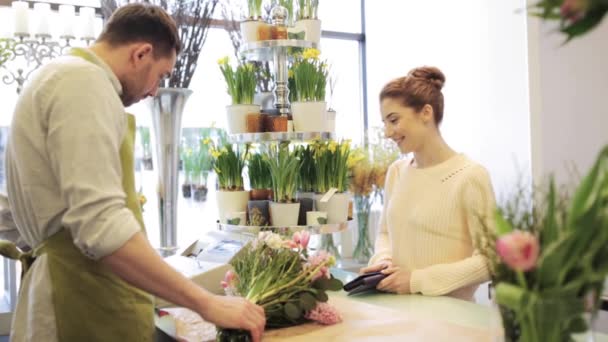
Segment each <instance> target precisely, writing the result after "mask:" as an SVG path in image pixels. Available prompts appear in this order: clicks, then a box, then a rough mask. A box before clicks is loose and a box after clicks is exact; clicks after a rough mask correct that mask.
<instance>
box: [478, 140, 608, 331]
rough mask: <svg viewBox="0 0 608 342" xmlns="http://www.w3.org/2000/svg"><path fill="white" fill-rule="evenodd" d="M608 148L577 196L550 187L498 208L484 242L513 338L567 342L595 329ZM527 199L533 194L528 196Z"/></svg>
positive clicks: (604, 247)
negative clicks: (592, 323)
mask: <svg viewBox="0 0 608 342" xmlns="http://www.w3.org/2000/svg"><path fill="white" fill-rule="evenodd" d="M607 189H608V147H606V148H604V150H603V151H602V152H601V154H600V155H599V158H598V159H597V161H596V163H595V165H594V166H593V168H592V170H591V171H590V172H589V174H588V175H587V176H586V177H585V178H584V179H583V180H582V182H581V183H580V185H579V186H578V188H577V189H576V191H575V193H574V196H573V197H572V198H571V199H568V197H567V196H562V195H560V193H561V192H560V191H558V190H556V187H555V185H554V184H553V182H551V184H550V186H549V189H548V191H546V193H545V194H543V195H542V197H541V198H539V199H534V201H530V200H525V199H524V200H522V195H521V192H520V195H518V196H516V197H515V198H514V199H512V200H511V202H509V203H508V204H507V205H505V206H503V207H502V208H500V209H499V211H498V213H497V215H496V217H495V220H496V232H494V231H493V230H491V229H488V227H487V226H486V228H485V230H484V233H485V234H483V236H482V237H480V238H479V239H478V240H481V241H478V243H479V244H480V246H482V248H481V251H482V253H483V254H485V256H486V257H487V259H488V260H489V268H490V271H491V272H492V274H493V283H494V285H495V295H496V302H497V303H498V304H499V305H500V309H501V315H502V318H503V326H504V329H505V336H506V338H507V340H511V341H516V340H521V341H528V342H536V341H562V340H570V339H571V336H572V334H574V333H577V332H584V331H586V330H587V329H589V327H588V325H589V324H588V322H587V321H586V319H585V317H586V316H588V315H589V314H592V313H593V312H596V311H597V308H598V307H599V299H600V296H599V294H601V291H602V287H603V283H604V279H605V278H606V275H607V274H608V215H607V212H608V191H607ZM526 197H528V196H526Z"/></svg>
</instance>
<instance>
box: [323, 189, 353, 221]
mask: <svg viewBox="0 0 608 342" xmlns="http://www.w3.org/2000/svg"><path fill="white" fill-rule="evenodd" d="M323 195H324V194H317V195H316V199H315V203H316V205H317V210H318V211H325V212H327V223H342V222H346V221H347V220H348V204H349V202H350V193H348V192H341V193H336V194H334V195H333V196H331V198H330V199H329V201H327V202H325V203H322V202H321V197H323Z"/></svg>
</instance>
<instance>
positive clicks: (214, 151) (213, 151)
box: [209, 148, 222, 159]
mask: <svg viewBox="0 0 608 342" xmlns="http://www.w3.org/2000/svg"><path fill="white" fill-rule="evenodd" d="M209 152H210V153H211V156H212V157H213V158H215V159H217V158H218V157H219V156H221V155H222V153H221V152H220V151H218V150H216V149H214V148H210V149H209Z"/></svg>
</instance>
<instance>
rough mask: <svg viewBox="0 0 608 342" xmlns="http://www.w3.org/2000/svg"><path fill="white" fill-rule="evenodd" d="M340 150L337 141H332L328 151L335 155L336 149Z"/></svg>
mask: <svg viewBox="0 0 608 342" xmlns="http://www.w3.org/2000/svg"><path fill="white" fill-rule="evenodd" d="M337 148H338V143H336V142H335V141H333V140H332V141H331V142H330V143H329V146H327V149H328V150H329V151H330V152H331V153H335V152H336V149H337Z"/></svg>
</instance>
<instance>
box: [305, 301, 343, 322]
mask: <svg viewBox="0 0 608 342" xmlns="http://www.w3.org/2000/svg"><path fill="white" fill-rule="evenodd" d="M304 317H306V319H309V320H311V321H315V322H317V323H319V324H323V325H332V324H336V323H340V322H342V316H341V315H340V312H338V310H336V308H334V307H333V306H331V305H329V304H327V303H317V306H315V308H314V309H312V310H310V311H309V312H307V313H306V315H304Z"/></svg>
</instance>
